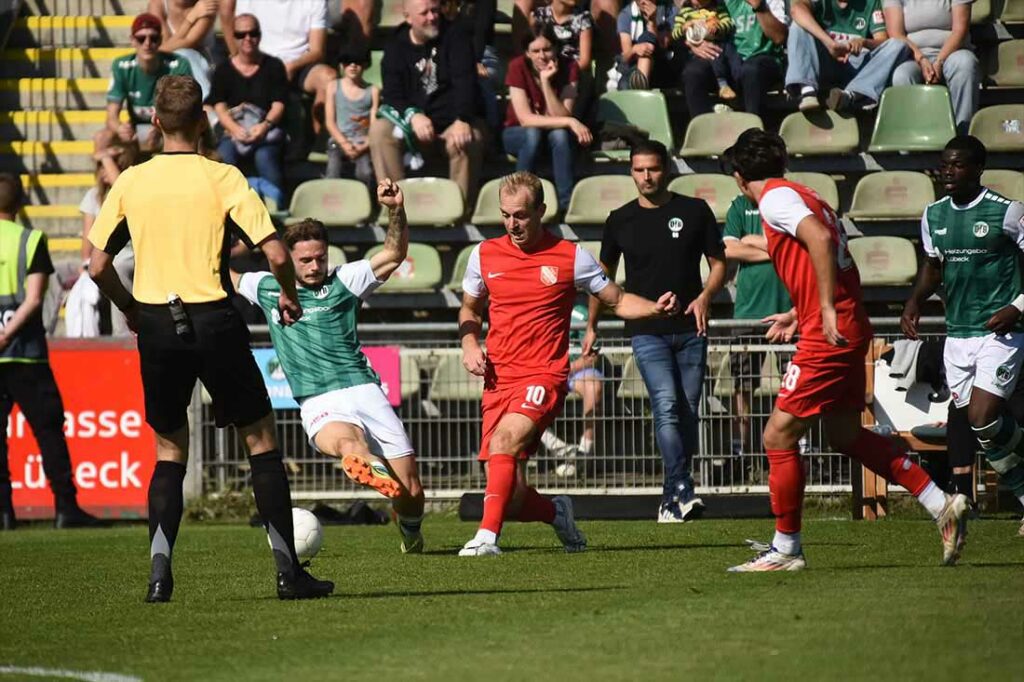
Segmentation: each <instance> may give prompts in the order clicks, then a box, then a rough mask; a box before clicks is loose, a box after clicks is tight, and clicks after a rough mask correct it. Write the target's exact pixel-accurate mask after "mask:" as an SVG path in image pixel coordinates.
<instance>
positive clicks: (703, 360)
mask: <svg viewBox="0 0 1024 682" xmlns="http://www.w3.org/2000/svg"><path fill="white" fill-rule="evenodd" d="M632 345H633V356H634V357H635V358H636V365H637V368H638V369H639V370H640V376H642V377H643V379H644V384H646V386H647V392H648V393H649V394H650V396H651V411H652V412H654V433H655V438H656V439H657V441H658V450H660V451H661V460H662V462H664V464H665V487H664V492H663V497H664V498H665V499H666V500H667V499H669V498H672V497H678V496H679V495H680V492H682V491H684V490H689V491H692V490H693V478H692V477H691V476H690V462H691V460H692V459H693V456H694V454H695V453H696V452H697V444H698V416H699V415H698V413H699V411H700V394H701V389H702V388H703V386H704V371H705V368H706V366H707V357H708V340H707V337H705V336H697V333H696V332H688V333H685V334H668V335H665V336H655V335H653V334H641V335H637V336H634V337H633V341H632Z"/></svg>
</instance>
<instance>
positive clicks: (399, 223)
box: [370, 178, 409, 282]
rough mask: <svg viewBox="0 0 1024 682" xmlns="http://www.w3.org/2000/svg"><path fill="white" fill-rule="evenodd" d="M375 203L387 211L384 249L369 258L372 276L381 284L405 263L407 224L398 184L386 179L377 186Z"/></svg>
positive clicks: (400, 189) (407, 238) (407, 245)
mask: <svg viewBox="0 0 1024 682" xmlns="http://www.w3.org/2000/svg"><path fill="white" fill-rule="evenodd" d="M377 201H378V202H379V203H380V205H381V206H385V207H387V209H388V215H389V218H388V231H387V234H386V235H385V236H384V248H382V249H381V250H380V251H379V252H378V253H376V254H374V255H373V257H371V258H370V267H371V268H372V269H373V276H374V277H376V278H377V279H378V280H379V281H381V282H383V281H384V280H386V279H387V278H389V277H391V274H392V273H393V272H394V271H395V270H397V269H398V267H399V266H400V265H401V264H402V262H403V261H405V257H406V255H407V254H408V253H409V223H408V221H407V220H406V217H405V197H404V196H403V195H402V188H401V187H399V186H398V183H396V182H392V181H391V180H390V179H388V178H384V179H383V180H381V182H380V184H379V185H377Z"/></svg>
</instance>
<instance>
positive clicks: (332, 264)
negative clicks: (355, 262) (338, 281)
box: [327, 244, 348, 269]
mask: <svg viewBox="0 0 1024 682" xmlns="http://www.w3.org/2000/svg"><path fill="white" fill-rule="evenodd" d="M345 263H348V257H347V256H346V255H345V251H344V250H343V249H342V248H341V247H340V246H334V245H333V244H331V245H330V246H328V247H327V267H328V268H331V269H334V268H337V267H340V266H342V265H345Z"/></svg>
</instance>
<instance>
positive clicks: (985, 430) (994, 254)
mask: <svg viewBox="0 0 1024 682" xmlns="http://www.w3.org/2000/svg"><path fill="white" fill-rule="evenodd" d="M985 155H986V150H985V146H984V145H983V144H982V143H981V142H980V141H979V140H978V139H977V138H974V137H971V136H969V135H961V136H958V137H954V138H953V139H952V140H950V141H949V143H948V144H947V145H946V148H945V150H944V151H943V152H942V161H941V165H940V174H941V177H942V182H943V184H944V185H945V188H946V191H947V192H948V196H946V197H945V198H943V199H941V200H939V201H936V202H935V203H933V204H930V205H929V206H928V208H927V209H925V212H924V216H923V217H922V218H921V245H922V247H923V249H924V252H925V256H926V258H925V263H924V266H923V267H922V268H921V272H920V273H919V275H918V278H917V284H915V286H914V291H913V293H912V294H911V296H910V300H909V301H907V304H906V306H905V307H904V309H903V317H902V319H901V324H902V327H903V332H904V334H906V335H907V336H908V337H910V338H912V339H914V338H917V323H918V320H919V318H920V308H921V304H922V303H923V302H924V301H925V300H926V299H927V298H928V297H929V296H931V295H932V294H933V293H935V291H936V290H937V289H938V287H939V285H940V284H945V289H946V328H947V329H946V335H947V338H946V350H945V365H946V382H947V383H948V384H949V389H950V391H951V392H952V394H953V402H954V404H955V405H956V407H958V408H962V407H964V406H966V407H967V419H968V421H969V422H970V423H971V428H972V429H973V430H974V433H975V434H976V435H977V437H978V442H979V443H980V444H981V447H982V450H983V451H984V453H985V457H986V458H987V459H988V461H989V463H990V464H991V465H992V468H993V469H995V470H996V471H997V472H999V474H1000V476H1001V477H1002V479H1003V482H1004V483H1006V485H1007V486H1009V488H1010V490H1012V491H1013V494H1014V495H1016V496H1017V498H1018V499H1019V500H1020V501H1021V504H1024V459H1022V454H1024V431H1022V430H1021V428H1020V426H1018V425H1017V423H1016V422H1015V421H1014V419H1013V418H1012V417H1011V416H1010V414H1009V413H1008V412H1007V409H1006V399H1007V398H1008V397H1009V396H1010V394H1011V393H1013V389H1014V386H1015V385H1016V383H1017V379H1018V377H1019V375H1020V369H1021V362H1022V361H1024V325H1022V323H1021V322H1022V321H1021V313H1022V312H1024V293H1022V288H1024V277H1022V272H1021V265H1020V257H1021V251H1024V204H1022V203H1021V202H1019V201H1011V200H1010V199H1007V198H1006V197H1004V196H1001V195H999V194H997V193H995V192H993V191H992V190H990V189H987V188H985V187H983V186H982V185H981V174H982V172H983V171H984V169H985Z"/></svg>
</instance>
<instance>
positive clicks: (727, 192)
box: [668, 173, 740, 223]
mask: <svg viewBox="0 0 1024 682" xmlns="http://www.w3.org/2000/svg"><path fill="white" fill-rule="evenodd" d="M668 188H669V190H670V191H672V192H677V193H679V194H685V195H686V196H689V197H696V198H697V199H703V200H704V201H706V202H708V206H710V207H711V211H712V212H713V213H714V214H715V220H717V221H718V222H720V223H724V222H725V214H726V213H727V212H728V211H729V205H730V204H731V203H732V200H733V199H735V198H736V196H737V195H738V194H739V193H740V188H739V187H738V186H737V185H736V180H735V179H734V178H732V177H731V176H728V175H723V174H721V173H694V174H692V175H680V176H679V177H678V178H676V179H674V180H673V181H672V182H670V183H669V185H668Z"/></svg>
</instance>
